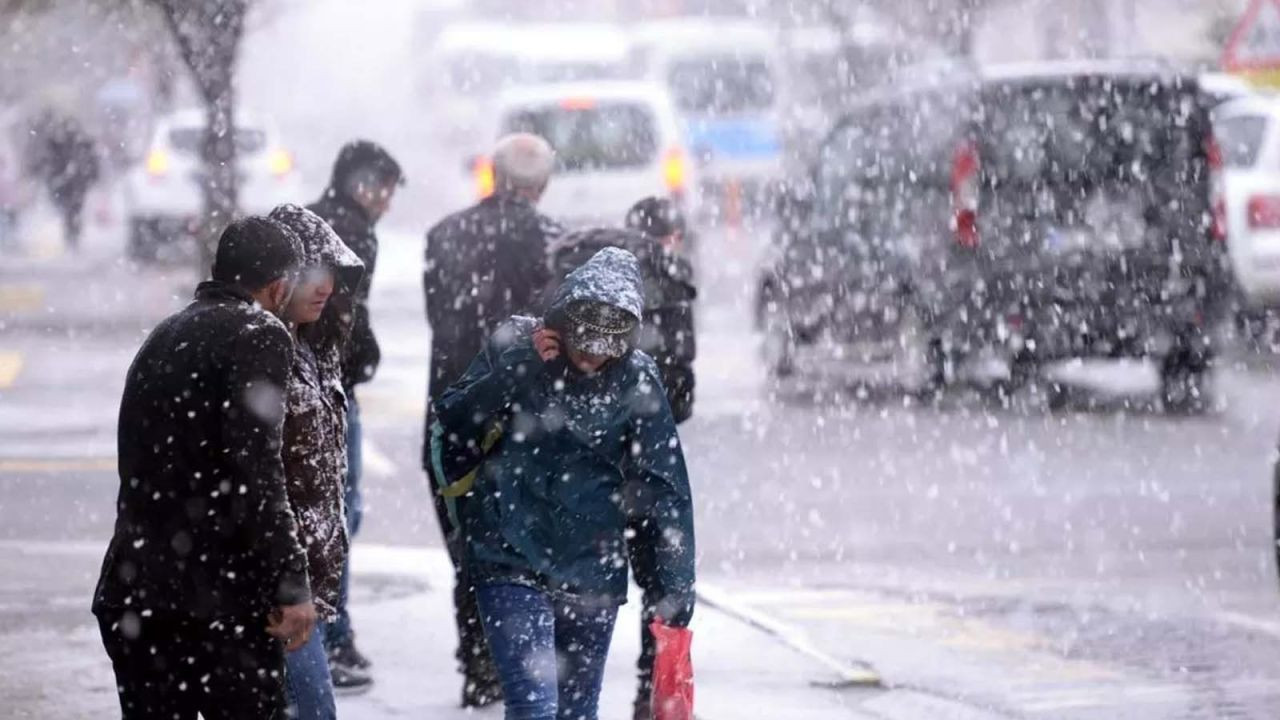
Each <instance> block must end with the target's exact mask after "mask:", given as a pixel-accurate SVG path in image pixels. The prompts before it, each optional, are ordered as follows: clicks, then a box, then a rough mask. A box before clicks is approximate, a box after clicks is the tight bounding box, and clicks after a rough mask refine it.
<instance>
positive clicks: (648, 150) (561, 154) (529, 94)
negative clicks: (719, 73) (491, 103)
mask: <svg viewBox="0 0 1280 720" xmlns="http://www.w3.org/2000/svg"><path fill="white" fill-rule="evenodd" d="M494 117H495V118H496V119H497V127H496V129H494V131H493V132H492V133H490V134H489V136H490V137H492V138H495V139H496V138H498V137H501V136H502V135H506V134H507V133H512V132H530V133H533V134H535V135H539V136H541V137H543V138H545V139H546V140H547V142H549V143H550V144H551V147H552V148H554V149H555V151H556V169H555V176H554V177H553V178H552V180H551V183H550V185H548V187H547V191H546V194H545V195H544V196H543V198H542V201H541V203H540V205H539V207H540V209H541V210H542V211H543V212H545V213H546V214H548V215H550V216H551V217H554V218H556V219H558V220H561V221H562V222H564V223H566V224H567V225H570V226H586V225H600V224H604V225H617V224H619V223H621V222H622V218H623V217H624V216H625V215H626V212H627V210H628V209H629V208H630V207H631V205H632V204H633V203H635V202H636V201H637V200H639V199H640V198H643V197H646V196H649V195H655V196H661V197H669V198H671V199H673V200H675V201H677V202H678V203H680V204H682V205H683V204H684V203H685V202H686V200H687V192H688V190H689V189H690V188H692V187H694V181H693V177H692V168H691V167H690V164H689V159H688V154H687V153H686V152H685V149H684V145H683V144H682V143H681V137H680V129H679V125H678V124H677V121H676V116H675V110H674V109H673V108H672V105H671V100H670V98H669V96H668V95H667V92H666V90H664V89H663V88H662V87H661V86H659V85H654V84H650V83H641V82H625V81H624V82H592V83H565V84H555V85H544V86H538V87H529V88H521V89H513V90H510V91H508V92H506V93H504V94H503V95H502V96H501V97H500V98H499V99H498V101H497V112H496V113H495V114H494ZM471 168H472V172H473V181H474V182H475V185H476V194H477V195H478V196H481V197H483V196H485V195H487V194H489V193H490V192H492V191H493V167H492V164H491V163H490V161H489V159H488V158H487V157H484V156H478V157H477V158H476V159H474V160H472V161H471Z"/></svg>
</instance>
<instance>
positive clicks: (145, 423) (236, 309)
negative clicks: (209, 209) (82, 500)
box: [94, 282, 310, 618]
mask: <svg viewBox="0 0 1280 720" xmlns="http://www.w3.org/2000/svg"><path fill="white" fill-rule="evenodd" d="M292 352H293V341H292V339H291V338H290V336H289V332H288V331H287V330H286V329H285V327H284V325H283V324H281V322H280V321H279V320H277V319H276V318H275V317H274V316H272V315H270V314H268V313H266V312H264V311H263V310H261V309H260V308H258V307H257V306H256V305H254V303H253V300H252V298H250V297H249V296H248V295H247V294H246V293H244V292H243V291H240V290H238V289H236V288H233V287H230V286H228V285H225V284H223V283H217V282H206V283H202V284H201V285H200V287H199V288H198V289H197V290H196V298H195V301H194V302H192V303H191V304H190V305H188V306H187V307H186V309H184V310H182V311H181V312H179V313H177V314H176V315H173V316H172V317H170V318H168V319H167V320H165V321H164V322H162V323H161V324H160V325H159V326H158V327H156V329H155V330H154V331H153V332H152V333H151V335H150V337H148V338H147V340H146V342H144V343H143V345H142V348H141V349H140V350H139V351H138V354H137V356H136V357H135V358H134V361H133V364H132V365H131V366H130V367H129V375H128V377H127V378H126V380H125V388H124V396H123V398H122V399H121V402H120V424H119V428H118V436H119V472H120V492H119V497H118V500H117V503H116V508H117V516H116V525H115V533H114V535H113V536H112V538H111V543H110V545H109V546H108V548H107V554H106V558H105V560H104V561H103V564H102V574H101V577H100V578H99V580H98V587H97V591H96V593H95V596H94V611H95V612H98V613H101V612H102V611H104V610H111V609H122V608H125V607H129V608H135V609H152V610H156V611H165V612H170V613H174V614H179V615H185V616H190V617H197V618H210V617H236V618H252V617H260V616H262V615H263V614H264V613H266V612H267V611H269V610H270V609H271V608H273V607H275V606H278V605H284V604H296V603H299V602H304V601H306V600H307V599H308V598H309V597H310V590H309V584H308V579H307V571H306V567H307V565H306V556H305V554H304V553H303V549H302V546H301V545H300V543H299V541H298V536H297V528H296V525H295V522H294V516H293V513H292V512H291V510H290V508H289V501H288V497H287V495H286V491H285V476H284V465H283V462H282V460H281V427H282V421H283V418H284V388H285V386H286V383H287V382H288V380H289V368H290V364H291V362H292Z"/></svg>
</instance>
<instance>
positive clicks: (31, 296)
mask: <svg viewBox="0 0 1280 720" xmlns="http://www.w3.org/2000/svg"><path fill="white" fill-rule="evenodd" d="M42 307H44V286H43V285H36V284H33V283H26V284H8V285H0V313H19V312H31V311H33V310H39V309H40V308H42Z"/></svg>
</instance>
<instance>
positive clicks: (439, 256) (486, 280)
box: [422, 133, 562, 707]
mask: <svg viewBox="0 0 1280 720" xmlns="http://www.w3.org/2000/svg"><path fill="white" fill-rule="evenodd" d="M554 167H555V153H554V152H553V151H552V149H551V146H550V145H548V144H547V141H546V140H543V139H542V138H540V137H538V136H536V135H530V134H527V133H517V134H512V135H507V136H506V137H503V138H502V139H501V140H499V141H498V144H497V146H496V147H495V148H494V152H493V171H494V173H493V174H494V178H493V179H494V184H493V187H494V192H493V194H492V195H490V196H489V197H486V198H483V199H481V200H480V202H478V203H476V204H475V205H473V206H471V207H470V208H467V209H466V210H463V211H461V212H458V213H455V214H453V215H450V216H449V217H446V218H445V219H443V220H441V221H440V222H439V223H437V224H436V225H435V227H433V228H431V230H430V231H429V232H428V233H427V252H426V270H425V272H424V273H423V278H422V284H423V290H424V291H425V293H426V308H427V322H428V323H429V324H430V325H431V370H430V375H429V376H428V378H429V381H428V390H427V392H428V394H429V396H430V400H431V404H430V405H429V406H428V409H427V428H428V431H427V433H426V435H425V437H426V442H425V443H424V449H423V468H424V469H427V470H428V473H429V472H430V467H431V449H430V438H431V433H430V427H431V422H432V415H433V413H432V410H431V407H432V406H434V404H435V402H436V401H437V400H438V399H439V397H440V395H441V394H442V393H443V392H444V391H445V389H446V388H448V387H449V385H450V384H452V383H453V382H454V381H455V380H457V379H458V378H460V377H462V374H463V373H464V372H465V371H466V369H467V366H468V365H469V364H470V363H471V360H472V359H473V358H475V356H476V355H477V354H478V353H479V352H480V348H481V347H482V346H483V344H484V342H485V341H486V339H487V338H488V337H489V336H490V335H491V334H492V333H493V331H494V330H496V329H497V326H498V325H499V323H501V322H503V321H504V320H506V319H507V318H509V317H510V316H512V315H520V314H526V315H538V314H540V313H539V312H538V311H539V310H540V309H541V308H538V307H537V305H538V302H539V298H540V295H541V292H542V290H543V289H544V288H546V287H547V285H548V284H549V282H550V280H551V276H550V270H549V268H548V267H547V245H548V243H549V241H550V240H552V239H554V238H555V237H558V236H559V235H560V234H561V233H562V229H561V228H560V226H559V225H558V224H557V223H555V222H554V221H552V220H550V219H549V218H547V217H545V216H544V215H542V214H540V213H539V212H538V211H537V210H536V209H535V208H534V206H535V205H536V204H537V202H538V200H539V199H540V198H541V197H542V193H543V191H544V190H546V187H547V182H548V180H550V178H551V173H552V170H553V169H554ZM435 500H436V514H437V517H438V518H439V520H440V528H441V530H442V531H443V533H444V536H445V544H446V546H447V547H448V548H449V555H450V557H451V558H452V560H453V564H454V571H455V582H456V585H455V587H454V595H453V600H454V608H455V610H456V620H457V623H458V662H459V669H460V670H461V671H462V674H463V688H462V706H463V707H483V706H485V705H489V704H492V703H494V702H497V701H498V700H500V699H501V698H502V692H501V689H500V687H499V684H498V674H497V671H496V669H495V668H494V666H493V661H492V659H491V658H490V656H489V649H488V646H487V645H486V643H485V639H484V630H483V628H482V627H481V625H480V616H479V613H478V611H477V610H476V604H475V594H474V588H472V587H471V584H470V582H469V581H468V579H467V578H466V577H465V576H464V574H463V573H462V572H461V569H460V564H459V561H460V553H461V545H460V543H459V540H460V529H459V528H456V527H452V523H451V522H450V520H449V513H448V511H447V509H446V506H445V503H444V499H443V498H442V497H440V496H439V495H437V496H436V498H435ZM459 500H463V501H465V499H463V498H460V499H459Z"/></svg>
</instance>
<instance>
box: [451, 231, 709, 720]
mask: <svg viewBox="0 0 1280 720" xmlns="http://www.w3.org/2000/svg"><path fill="white" fill-rule="evenodd" d="M642 309H643V299H642V282H641V278H640V272H639V268H638V265H637V262H636V259H635V257H634V256H633V255H631V253H628V252H626V251H625V250H620V249H617V248H606V249H604V250H601V251H600V252H599V253H598V254H596V255H595V256H594V257H592V258H591V259H590V260H589V261H588V262H587V263H586V264H585V265H583V266H582V267H581V268H579V269H578V270H576V271H574V272H573V273H571V274H570V275H569V276H568V278H566V279H565V282H564V283H563V284H562V285H561V287H560V289H559V290H558V292H557V293H556V295H555V297H554V299H553V301H552V303H551V305H550V308H549V310H548V311H547V313H546V316H545V318H544V319H543V320H542V321H541V322H539V321H538V320H535V319H533V318H526V317H514V318H511V319H510V320H509V321H508V322H507V323H505V324H504V325H502V326H501V327H500V328H499V329H498V330H497V331H496V332H495V333H494V335H493V337H492V338H490V339H489V341H488V342H487V343H486V345H485V347H484V349H483V350H481V352H480V354H479V355H478V356H477V357H476V359H475V360H474V361H473V362H472V364H471V367H470V368H469V369H468V370H467V372H466V374H465V375H464V376H463V377H462V378H461V379H460V380H458V381H457V382H456V383H455V384H454V385H453V386H452V387H451V388H449V390H447V391H446V392H445V394H444V395H443V396H442V397H441V399H440V401H439V403H438V404H437V407H436V412H437V415H438V418H439V422H440V426H441V430H442V437H443V438H444V439H445V440H446V441H445V442H443V443H442V452H441V455H442V456H443V458H442V462H441V463H439V464H444V463H448V464H449V465H450V466H453V467H456V466H459V465H466V463H467V462H469V460H468V459H467V458H471V460H470V462H474V461H477V460H478V461H479V462H480V465H479V469H478V471H477V472H476V474H475V477H474V481H473V484H472V485H471V486H470V487H469V492H468V493H467V495H466V496H465V497H464V498H462V501H461V502H460V503H459V513H460V516H461V526H462V533H463V537H462V541H463V543H464V548H465V549H464V552H465V559H466V571H467V577H468V580H469V581H470V582H471V583H472V584H473V585H474V586H475V587H476V595H477V600H478V602H479V605H480V610H481V616H482V618H483V622H484V625H485V634H486V637H487V638H488V640H489V644H490V649H491V650H492V651H493V655H494V660H495V662H496V663H497V665H498V669H499V673H500V675H501V676H502V685H503V693H504V695H505V698H506V717H507V718H508V720H555V718H558V717H559V718H567V717H572V718H585V719H586V720H593V719H594V718H595V717H596V715H597V713H596V705H597V701H598V697H599V692H600V684H601V680H602V676H603V670H604V661H605V656H606V655H607V653H608V646H609V640H610V637H611V635H612V629H613V621H614V618H615V617H616V615H617V608H618V606H619V605H621V604H622V603H623V602H625V599H626V593H627V560H626V557H627V556H626V545H625V541H624V537H623V533H624V529H625V527H626V524H627V521H628V519H639V520H640V521H642V522H651V523H654V524H655V526H656V528H657V530H658V532H656V533H653V536H654V537H655V538H656V540H655V542H657V543H658V545H659V546H658V547H657V548H655V550H656V553H657V557H658V559H659V561H658V568H657V570H658V572H657V576H658V581H659V584H660V588H661V595H662V599H661V601H660V602H659V603H658V608H659V612H658V615H659V617H660V618H661V619H662V621H663V622H665V623H667V624H669V625H675V626H683V625H685V624H687V623H688V621H689V618H690V616H691V615H692V612H693V584H694V537H693V509H692V500H691V497H690V493H689V479H688V474H687V471H686V469H685V462H684V454H683V452H682V450H681V446H680V439H679V437H678V435H677V434H676V424H675V421H674V419H673V418H672V415H671V409H670V407H669V406H668V405H667V400H666V395H665V393H664V392H663V389H662V384H661V381H660V380H659V374H658V369H657V367H656V365H655V364H654V362H653V360H652V359H651V358H649V357H648V356H647V355H645V354H644V353H643V352H641V351H639V350H636V349H634V347H633V345H632V340H633V337H634V334H635V331H636V329H637V326H638V324H639V318H640V314H641V311H642ZM494 437H497V438H498V439H497V441H496V444H492V445H491V444H490V442H492V440H493V438H494ZM486 438H488V439H489V441H490V442H486ZM486 446H487V447H488V449H487V451H484V450H481V448H484V447H486ZM481 456H482V457H481ZM557 664H559V672H557Z"/></svg>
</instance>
